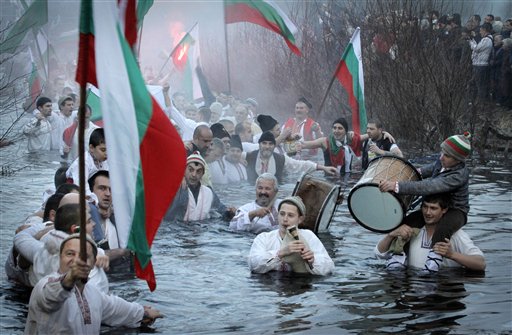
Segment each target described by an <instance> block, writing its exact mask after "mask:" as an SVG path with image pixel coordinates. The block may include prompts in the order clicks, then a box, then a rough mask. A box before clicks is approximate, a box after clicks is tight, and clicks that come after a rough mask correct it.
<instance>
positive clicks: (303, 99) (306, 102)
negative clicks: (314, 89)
mask: <svg viewBox="0 0 512 335" xmlns="http://www.w3.org/2000/svg"><path fill="white" fill-rule="evenodd" d="M297 102H303V103H305V104H306V106H308V108H309V109H311V108H313V105H312V104H311V103H310V102H309V101H307V100H306V98H304V97H302V98H299V100H297Z"/></svg>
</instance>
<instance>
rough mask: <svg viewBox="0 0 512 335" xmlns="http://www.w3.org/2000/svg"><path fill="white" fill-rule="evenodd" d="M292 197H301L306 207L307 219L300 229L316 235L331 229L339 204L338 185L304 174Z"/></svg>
mask: <svg viewBox="0 0 512 335" xmlns="http://www.w3.org/2000/svg"><path fill="white" fill-rule="evenodd" d="M292 195H297V196H299V197H301V198H302V201H303V202H304V205H306V219H305V220H304V222H303V223H302V224H300V225H299V228H304V229H309V230H312V231H313V232H314V233H315V234H317V233H319V232H325V231H327V230H328V229H329V226H330V224H331V219H332V216H333V215H334V212H335V211H336V208H337V207H338V203H339V200H338V198H339V196H340V187H339V186H338V185H333V184H331V183H329V182H327V181H325V180H322V179H318V178H315V177H313V176H311V175H309V174H304V175H302V177H301V178H300V179H299V180H298V181H297V184H296V185H295V189H294V190H293V193H292Z"/></svg>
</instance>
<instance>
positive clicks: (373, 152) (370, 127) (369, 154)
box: [362, 120, 404, 170]
mask: <svg viewBox="0 0 512 335" xmlns="http://www.w3.org/2000/svg"><path fill="white" fill-rule="evenodd" d="M366 134H367V135H368V137H369V138H368V139H367V140H366V141H364V143H363V158H362V165H363V170H366V168H367V167H368V163H369V161H371V160H372V159H373V158H375V157H377V156H384V155H391V156H397V157H404V155H403V154H402V151H400V148H398V145H396V143H392V142H391V141H390V140H389V139H388V138H385V137H384V130H383V128H382V123H381V122H380V121H378V120H369V121H368V123H367V126H366Z"/></svg>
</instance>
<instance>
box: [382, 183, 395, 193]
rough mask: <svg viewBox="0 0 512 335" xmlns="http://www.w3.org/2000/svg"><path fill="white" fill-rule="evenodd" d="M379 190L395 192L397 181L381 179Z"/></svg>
mask: <svg viewBox="0 0 512 335" xmlns="http://www.w3.org/2000/svg"><path fill="white" fill-rule="evenodd" d="M379 190H380V191H381V192H394V191H395V182H394V181H381V182H380V183H379Z"/></svg>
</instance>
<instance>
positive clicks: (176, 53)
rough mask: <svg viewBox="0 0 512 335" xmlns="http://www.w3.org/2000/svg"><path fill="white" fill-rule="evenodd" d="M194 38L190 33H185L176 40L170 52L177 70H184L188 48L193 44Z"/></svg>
mask: <svg viewBox="0 0 512 335" xmlns="http://www.w3.org/2000/svg"><path fill="white" fill-rule="evenodd" d="M195 42H196V41H195V39H194V38H193V37H192V35H191V34H189V33H185V36H183V38H182V39H181V40H180V41H179V42H178V44H177V45H176V47H174V50H173V52H172V54H171V57H172V62H173V64H174V66H175V67H176V69H177V70H178V71H183V70H185V66H186V65H187V61H188V56H189V51H190V48H191V47H193V45H194V44H195Z"/></svg>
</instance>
